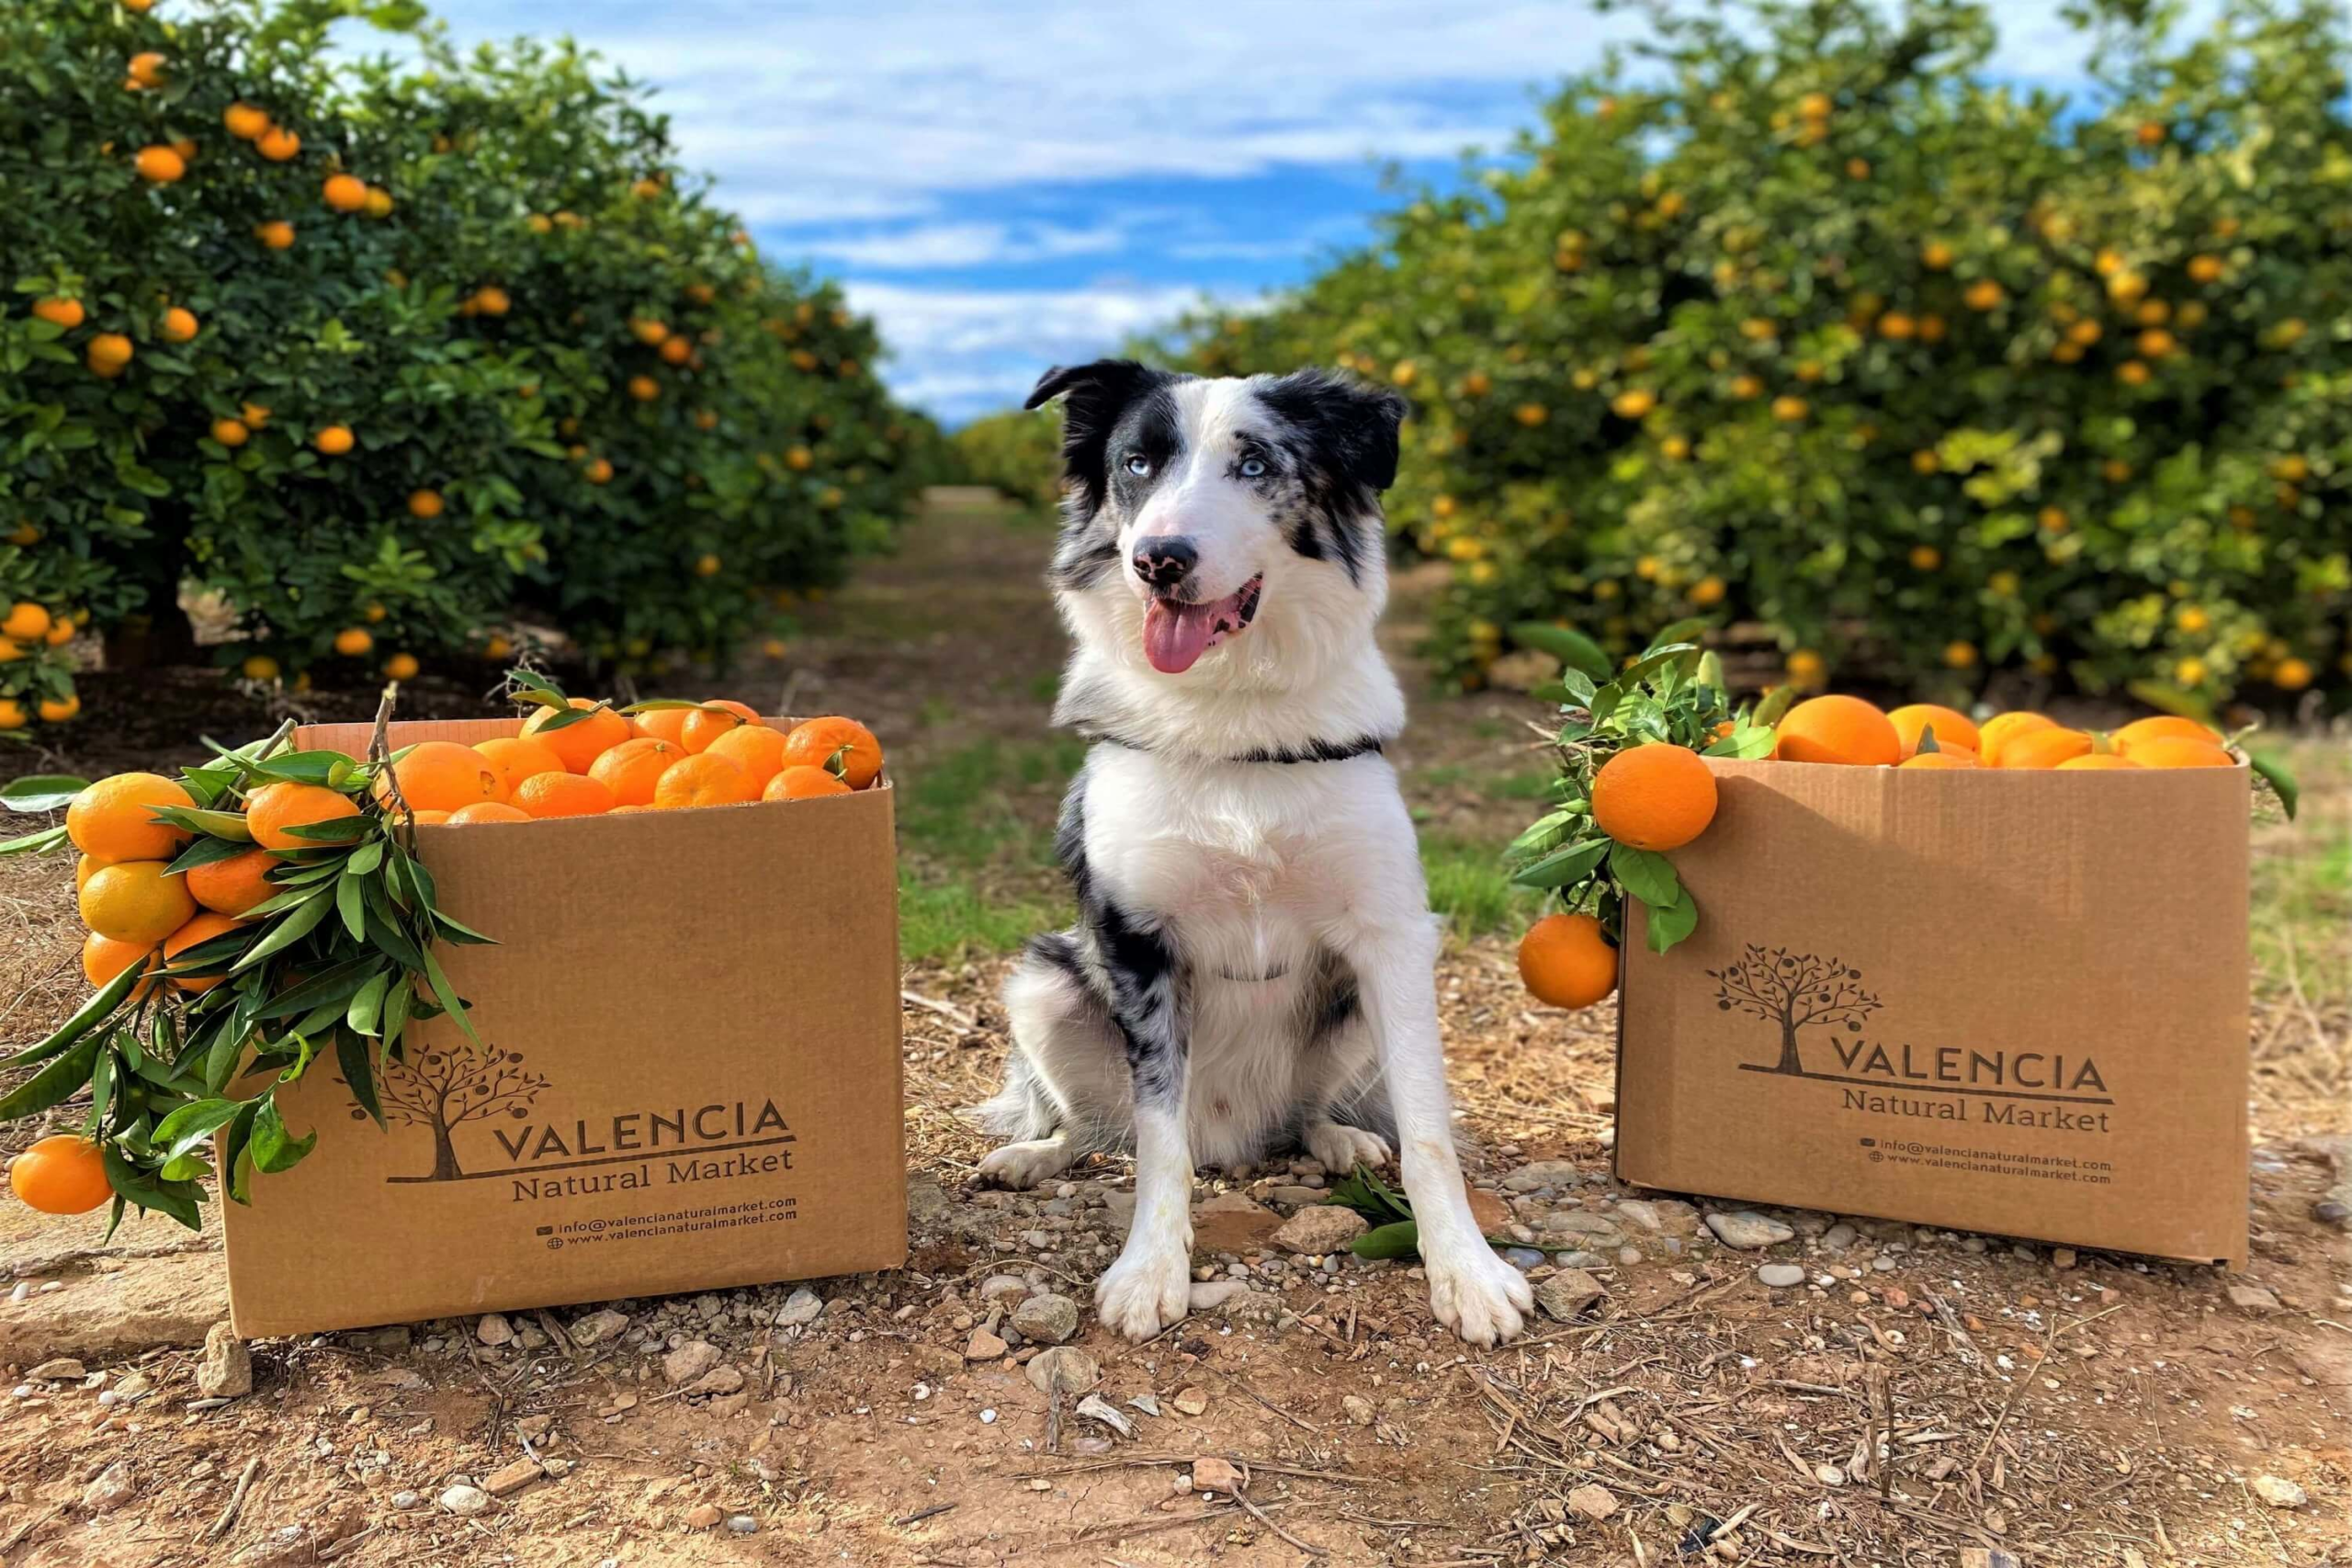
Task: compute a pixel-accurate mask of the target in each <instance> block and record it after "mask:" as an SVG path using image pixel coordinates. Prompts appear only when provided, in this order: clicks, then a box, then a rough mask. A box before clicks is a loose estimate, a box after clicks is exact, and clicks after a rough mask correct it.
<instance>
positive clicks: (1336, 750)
mask: <svg viewBox="0 0 2352 1568" xmlns="http://www.w3.org/2000/svg"><path fill="white" fill-rule="evenodd" d="M1086 736H1087V739H1090V740H1103V741H1108V742H1109V743H1110V744H1111V745H1114V746H1121V747H1125V749H1126V750H1130V751H1148V752H1153V753H1156V754H1159V755H1167V754H1169V753H1168V751H1167V749H1166V748H1165V747H1160V746H1150V745H1147V744H1145V743H1144V742H1143V741H1140V740H1136V739H1133V738H1131V737H1129V736H1125V735H1121V734H1119V733H1118V732H1117V731H1115V730H1109V729H1094V730H1089V731H1087V732H1086ZM1387 744H1388V742H1387V741H1386V739H1384V738H1382V737H1380V736H1377V735H1360V736H1358V737H1356V738H1355V739H1353V740H1310V741H1308V742H1307V743H1306V745H1305V746H1284V747H1281V748H1261V749H1260V750H1255V751H1244V752H1243V753H1242V754H1241V755H1240V756H1238V757H1195V756H1193V753H1190V752H1181V751H1180V752H1176V753H1174V755H1177V756H1184V757H1193V760H1194V761H1203V762H1280V763H1285V764H1287V763H1291V762H1344V761H1348V759H1350V758H1351V757H1364V756H1375V755H1377V754H1378V753H1379V751H1380V750H1381V749H1382V748H1383V747H1385V746H1386V745H1387Z"/></svg>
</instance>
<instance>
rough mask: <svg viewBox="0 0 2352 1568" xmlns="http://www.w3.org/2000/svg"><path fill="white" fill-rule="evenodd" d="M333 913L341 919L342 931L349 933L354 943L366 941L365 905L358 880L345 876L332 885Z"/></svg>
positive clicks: (366, 921)
mask: <svg viewBox="0 0 2352 1568" xmlns="http://www.w3.org/2000/svg"><path fill="white" fill-rule="evenodd" d="M334 908H335V912H336V913H337V914H339V915H341V916H342V917H343V929H344V930H345V931H349V932H350V933H351V940H352V941H354V942H366V941H367V940H368V910H367V905H366V903H365V901H364V899H363V898H362V897H361V895H360V891H359V879H358V878H357V877H356V876H349V875H345V876H343V877H340V878H338V879H337V880H336V882H335V885H334Z"/></svg>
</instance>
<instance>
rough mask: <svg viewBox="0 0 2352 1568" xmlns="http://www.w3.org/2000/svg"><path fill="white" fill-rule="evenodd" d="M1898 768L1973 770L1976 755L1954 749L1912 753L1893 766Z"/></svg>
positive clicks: (1971, 752)
mask: <svg viewBox="0 0 2352 1568" xmlns="http://www.w3.org/2000/svg"><path fill="white" fill-rule="evenodd" d="M1894 765H1895V766H1896V767H1898V768H1929V769H1949V768H1973V767H1974V766H1976V753H1975V752H1973V751H1962V750H1958V749H1954V750H1949V751H1914V752H1913V753H1912V754H1911V755H1909V756H1908V757H1905V758H1904V759H1903V761H1899V762H1897V763H1895V764H1894Z"/></svg>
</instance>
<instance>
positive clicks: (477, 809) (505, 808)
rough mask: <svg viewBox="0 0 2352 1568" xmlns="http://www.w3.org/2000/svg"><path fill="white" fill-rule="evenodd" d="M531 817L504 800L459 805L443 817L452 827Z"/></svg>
mask: <svg viewBox="0 0 2352 1568" xmlns="http://www.w3.org/2000/svg"><path fill="white" fill-rule="evenodd" d="M533 776H535V777H536V776H537V775H536V774H535V775H533ZM547 776H548V777H550V778H552V777H555V776H556V775H555V774H552V773H550V774H548V775H547ZM562 776H563V777H565V778H570V777H571V774H569V773H565V774H563V775H562ZM574 815H576V813H575V814H574ZM418 818H419V820H422V819H423V813H419V814H418ZM531 819H532V818H531V814H530V813H529V812H527V811H526V810H524V809H523V808H522V807H519V806H513V805H509V804H508V803H507V802H505V801H503V800H479V801H476V802H475V803H474V804H473V805H471V806H461V807H458V809H457V810H455V811H452V812H451V813H449V815H448V816H447V818H443V820H445V821H447V823H449V825H450V826H452V827H463V826H465V825H466V824H468V823H469V822H528V821H530V820H531Z"/></svg>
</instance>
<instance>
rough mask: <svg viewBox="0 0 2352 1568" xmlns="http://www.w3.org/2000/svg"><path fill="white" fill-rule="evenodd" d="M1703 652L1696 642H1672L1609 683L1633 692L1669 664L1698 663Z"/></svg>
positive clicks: (1629, 666) (1651, 652)
mask: <svg viewBox="0 0 2352 1568" xmlns="http://www.w3.org/2000/svg"><path fill="white" fill-rule="evenodd" d="M1703 651H1704V649H1701V648H1700V646H1699V645H1698V644H1697V643H1695V642H1672V643H1668V644H1666V645H1665V646H1664V647H1661V648H1654V649H1651V650H1650V651H1649V652H1647V653H1645V654H1643V655H1642V656H1641V657H1640V658H1639V659H1637V660H1634V662H1633V663H1631V664H1629V665H1627V666H1626V667H1625V668H1624V669H1623V671H1619V672H1618V673H1617V674H1616V675H1615V676H1613V677H1611V680H1610V682H1609V683H1610V684H1611V685H1612V686H1614V687H1616V688H1617V689H1618V690H1620V691H1623V692H1631V691H1632V690H1633V689H1634V687H1635V686H1638V685H1640V684H1641V683H1642V682H1643V681H1644V680H1645V679H1646V678H1647V677H1649V676H1650V675H1653V674H1655V673H1657V671H1660V670H1663V669H1665V668H1666V667H1667V666H1668V665H1669V664H1680V663H1682V662H1684V661H1685V660H1689V661H1691V662H1692V663H1696V662H1697V661H1698V658H1699V655H1700V654H1701V653H1702V652H1703ZM1594 716H1595V717H1596V718H1597V717H1599V715H1598V714H1596V715H1594Z"/></svg>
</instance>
